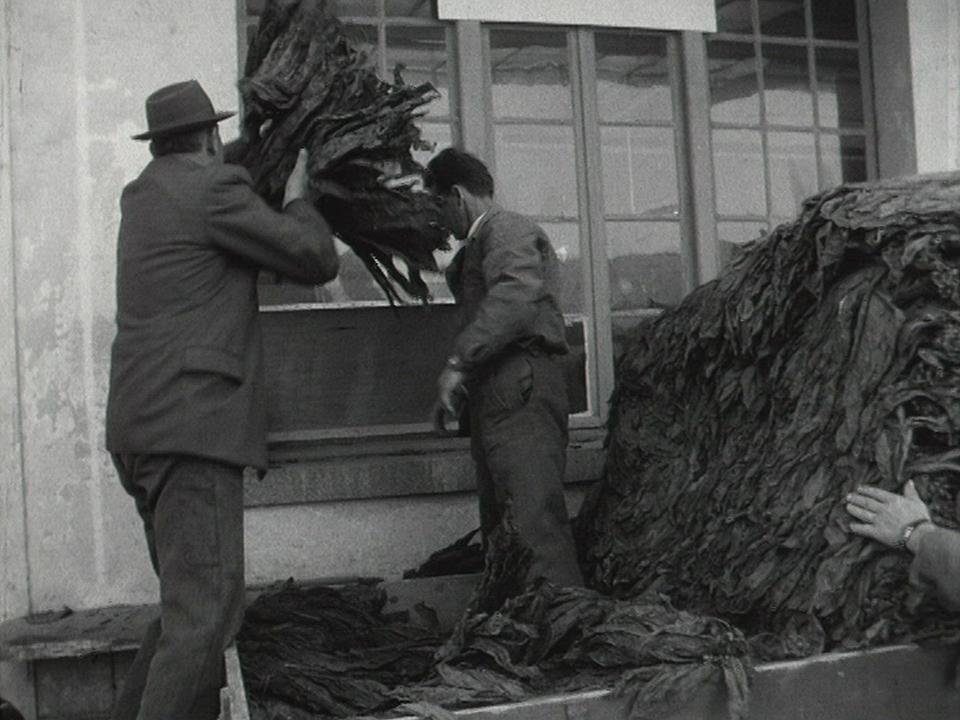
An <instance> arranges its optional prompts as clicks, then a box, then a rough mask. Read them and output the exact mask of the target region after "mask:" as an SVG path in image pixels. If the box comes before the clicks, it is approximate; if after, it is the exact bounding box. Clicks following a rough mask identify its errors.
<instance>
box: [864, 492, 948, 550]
mask: <svg viewBox="0 0 960 720" xmlns="http://www.w3.org/2000/svg"><path fill="white" fill-rule="evenodd" d="M847 512H848V513H850V515H851V516H853V517H854V518H856V519H857V520H858V521H859V522H852V523H850V530H851V531H853V532H855V533H856V534H857V535H863V536H864V537H868V538H871V539H873V540H876V541H878V542H882V543H883V544H884V545H890V546H891V547H893V546H895V545H897V543H899V542H900V541H901V540H902V539H903V531H904V529H905V528H906V527H907V525H910V524H911V523H914V522H916V521H917V520H929V519H930V510H929V509H928V508H927V506H926V505H925V504H924V502H923V500H921V499H920V496H919V495H917V489H916V487H914V484H913V481H912V480H910V481H909V482H907V484H906V485H904V488H903V495H897V494H896V493H892V492H887V491H886V490H881V489H880V488H877V487H871V486H868V485H864V486H861V487H858V488H857V489H856V490H855V491H854V492H852V493H850V494H849V495H847Z"/></svg>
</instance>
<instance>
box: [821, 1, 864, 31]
mask: <svg viewBox="0 0 960 720" xmlns="http://www.w3.org/2000/svg"><path fill="white" fill-rule="evenodd" d="M812 3H813V36H814V37H817V38H824V39H828V40H856V39H857V4H856V0H812Z"/></svg>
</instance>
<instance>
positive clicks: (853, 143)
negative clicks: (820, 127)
mask: <svg viewBox="0 0 960 720" xmlns="http://www.w3.org/2000/svg"><path fill="white" fill-rule="evenodd" d="M820 152H821V153H822V154H823V155H822V161H823V179H824V183H826V186H827V187H835V186H836V185H840V184H841V183H845V182H861V181H863V180H866V179H867V143H866V140H865V138H864V136H863V135H821V136H820Z"/></svg>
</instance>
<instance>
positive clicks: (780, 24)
mask: <svg viewBox="0 0 960 720" xmlns="http://www.w3.org/2000/svg"><path fill="white" fill-rule="evenodd" d="M760 34H761V35H783V36H787V37H806V36H807V21H806V15H805V13H804V11H803V0H775V2H768V1H765V0H760Z"/></svg>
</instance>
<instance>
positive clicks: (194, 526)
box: [112, 455, 244, 720]
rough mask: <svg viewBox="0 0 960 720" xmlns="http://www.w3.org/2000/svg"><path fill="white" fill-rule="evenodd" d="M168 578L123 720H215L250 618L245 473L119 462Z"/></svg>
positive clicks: (160, 571) (147, 459) (221, 466)
mask: <svg viewBox="0 0 960 720" xmlns="http://www.w3.org/2000/svg"><path fill="white" fill-rule="evenodd" d="M114 464H115V465H116V467H117V471H118V473H119V475H120V480H121V482H122V483H123V486H124V488H125V489H126V491H127V492H128V493H130V494H131V495H132V496H133V498H134V500H135V501H136V505H137V511H138V512H139V513H140V517H141V518H142V519H143V526H144V531H145V533H146V537H147V546H148V548H149V551H150V559H151V561H152V562H153V567H154V570H156V572H157V576H158V577H159V579H160V617H159V618H158V619H157V620H156V621H155V622H154V623H153V624H152V625H150V627H149V628H148V629H147V632H146V634H145V635H144V638H143V642H142V643H141V646H140V650H139V651H138V652H137V656H136V659H135V660H134V663H133V666H132V667H131V669H130V673H129V675H128V676H127V679H126V680H125V682H124V685H123V690H122V691H121V693H120V696H119V698H118V699H117V703H116V705H115V706H114V710H113V715H112V717H113V718H114V720H134V719H136V720H173V719H174V718H176V719H177V720H184V718H190V720H207V719H208V718H209V719H210V720H213V719H214V718H216V717H217V716H218V714H219V710H220V687H221V686H222V685H223V681H224V673H223V650H224V649H225V648H226V646H227V645H228V644H229V643H230V641H231V640H232V639H233V636H234V635H235V634H236V631H237V630H238V629H239V626H240V622H241V620H242V618H243V600H244V575H243V470H242V468H239V467H236V466H233V465H228V464H225V463H222V462H217V461H213V460H204V459H200V458H195V457H189V456H183V455H114Z"/></svg>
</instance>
